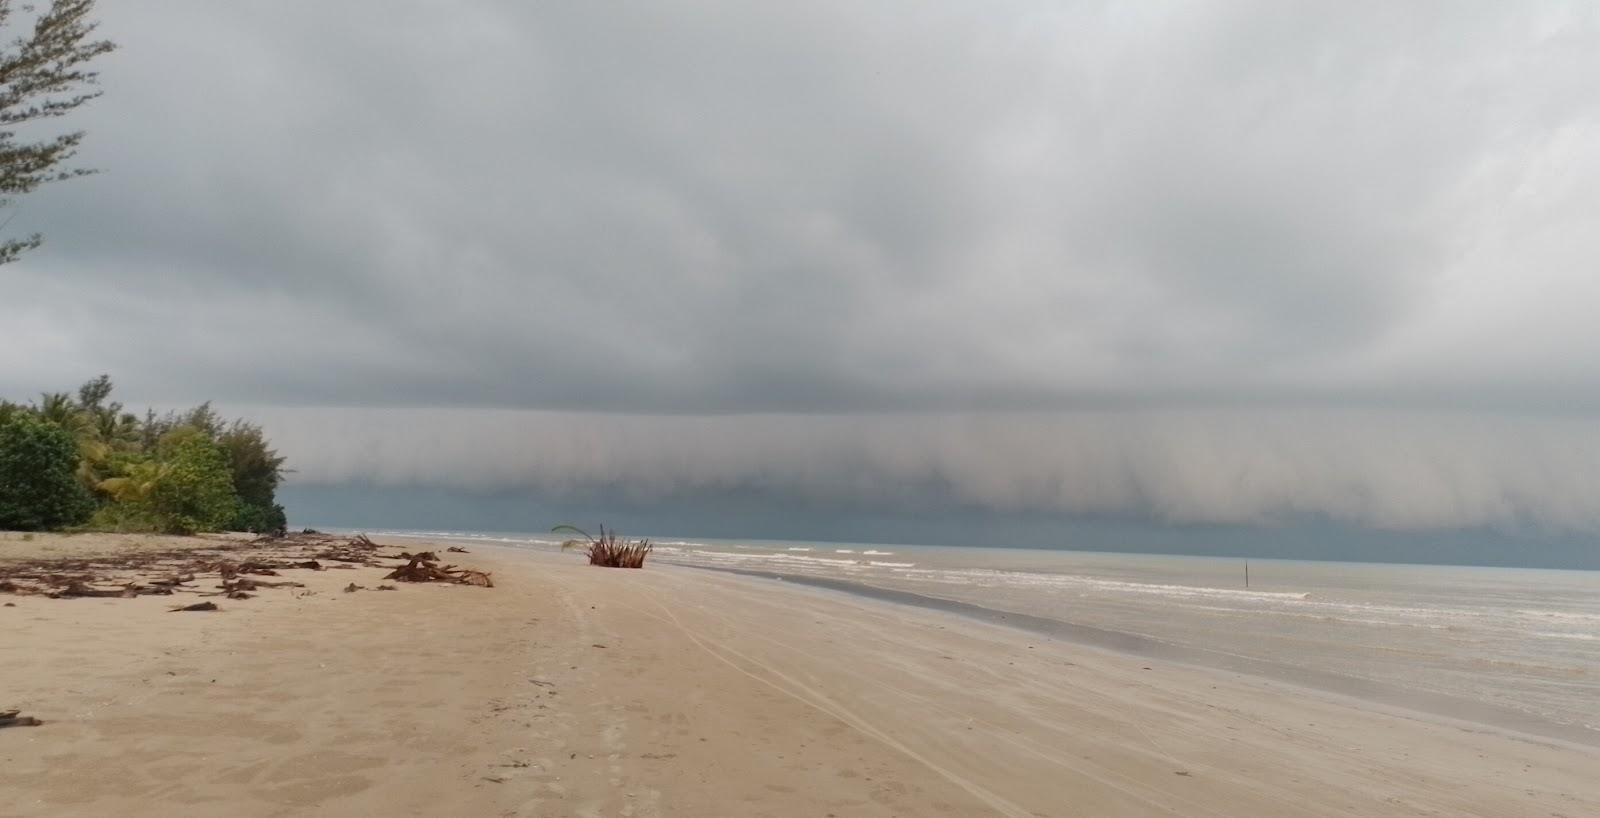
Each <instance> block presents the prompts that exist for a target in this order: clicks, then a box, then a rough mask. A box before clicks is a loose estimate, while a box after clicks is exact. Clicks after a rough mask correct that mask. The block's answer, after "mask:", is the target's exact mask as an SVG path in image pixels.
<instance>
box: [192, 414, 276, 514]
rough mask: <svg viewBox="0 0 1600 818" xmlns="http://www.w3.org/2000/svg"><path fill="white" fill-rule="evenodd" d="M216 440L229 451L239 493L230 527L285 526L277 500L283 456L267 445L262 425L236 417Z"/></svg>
mask: <svg viewBox="0 0 1600 818" xmlns="http://www.w3.org/2000/svg"><path fill="white" fill-rule="evenodd" d="M207 408H208V409H209V407H207ZM217 443H218V444H219V445H220V446H222V448H223V450H224V451H226V452H227V453H228V468H229V469H230V471H231V472H232V474H233V490H234V493H236V494H238V495H239V514H238V516H237V517H235V518H234V520H233V522H232V523H231V524H230V525H229V526H228V527H229V528H230V529H233V530H236V531H255V532H267V531H279V530H281V529H283V528H284V527H286V526H287V525H288V520H287V519H286V518H285V517H284V513H283V507H282V506H280V505H278V504H277V503H276V502H275V499H276V494H277V491H278V481H279V480H280V479H282V475H283V458H282V457H280V456H279V455H278V453H277V452H276V451H274V450H273V449H272V447H271V446H269V445H268V443H267V438H266V435H264V434H262V432H261V427H260V426H257V425H255V424H253V423H246V422H245V421H242V420H236V421H234V422H233V423H232V424H231V425H229V426H228V427H227V428H226V429H224V430H223V431H222V433H221V434H219V435H218V436H217Z"/></svg>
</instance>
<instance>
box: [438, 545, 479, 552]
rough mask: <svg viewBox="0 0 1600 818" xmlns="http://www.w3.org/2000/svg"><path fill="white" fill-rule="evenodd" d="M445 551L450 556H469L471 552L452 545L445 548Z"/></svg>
mask: <svg viewBox="0 0 1600 818" xmlns="http://www.w3.org/2000/svg"><path fill="white" fill-rule="evenodd" d="M445 550H446V551H449V552H450V553H452V554H470V553H472V552H471V551H468V550H467V549H465V548H462V547H461V546H459V545H452V546H450V547H449V548H446V549H445Z"/></svg>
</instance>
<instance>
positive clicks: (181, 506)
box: [136, 427, 239, 534]
mask: <svg viewBox="0 0 1600 818" xmlns="http://www.w3.org/2000/svg"><path fill="white" fill-rule="evenodd" d="M158 448H159V453H158V462H159V466H158V467H157V470H156V473H155V475H154V476H153V480H152V481H151V482H152V484H151V485H150V486H149V487H148V489H146V490H145V491H143V492H142V493H143V494H144V495H145V496H144V497H143V498H142V499H140V500H137V501H136V502H137V503H139V504H141V505H142V506H143V507H144V509H145V510H146V511H147V512H148V513H149V515H150V517H151V518H152V519H153V520H154V521H155V523H156V525H157V526H158V527H159V528H160V530H162V531H164V532H166V533H169V534H193V533H195V532H197V531H219V530H221V529H222V528H224V527H226V526H227V525H228V523H230V522H231V521H232V520H233V518H234V516H235V515H236V514H238V511H239V498H238V495H236V494H234V493H233V475H232V473H231V472H230V471H229V469H228V455H227V452H225V451H223V449H222V447H221V446H218V445H217V444H216V443H213V442H212V441H210V440H209V439H207V438H206V436H205V435H204V434H202V433H201V432H200V431H199V430H196V429H192V428H187V427H185V428H179V429H175V430H173V431H172V432H169V433H168V434H167V436H166V437H164V438H162V440H161V444H160V446H159V447H158Z"/></svg>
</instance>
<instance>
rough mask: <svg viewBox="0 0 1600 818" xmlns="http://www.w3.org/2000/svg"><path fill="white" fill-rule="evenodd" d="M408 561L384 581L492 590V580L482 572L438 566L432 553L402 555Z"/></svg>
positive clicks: (385, 576) (389, 574)
mask: <svg viewBox="0 0 1600 818" xmlns="http://www.w3.org/2000/svg"><path fill="white" fill-rule="evenodd" d="M401 556H402V557H405V558H408V559H409V560H410V561H409V562H407V563H406V564H405V565H402V566H400V567H399V568H396V569H394V570H393V571H391V572H389V573H388V574H386V575H384V577H383V578H384V579H393V580H399V581H400V582H450V583H455V584H457V585H476V586H478V587H481V588H493V587H494V580H492V579H490V578H489V574H488V573H487V572H484V571H473V570H470V569H466V568H457V567H455V566H454V565H442V566H441V565H439V564H438V562H436V561H435V560H437V557H435V556H434V553H433V552H432V551H424V552H422V553H421V554H402V555H401Z"/></svg>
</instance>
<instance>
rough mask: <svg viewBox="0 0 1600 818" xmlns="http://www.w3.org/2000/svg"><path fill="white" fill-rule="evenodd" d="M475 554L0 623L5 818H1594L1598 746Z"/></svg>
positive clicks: (553, 558)
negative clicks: (447, 564) (291, 589)
mask: <svg viewBox="0 0 1600 818" xmlns="http://www.w3.org/2000/svg"><path fill="white" fill-rule="evenodd" d="M377 540H378V541H379V542H380V543H385V538H384V537H382V536H381V535H380V536H379V537H377ZM447 542H449V541H448V540H445V539H442V538H441V539H436V540H431V541H419V540H414V539H410V538H395V539H390V540H387V542H386V544H397V545H396V547H404V548H413V549H414V548H417V547H418V546H422V545H426V544H427V543H438V544H439V545H440V546H441V547H440V549H439V550H441V551H442V550H443V548H442V546H443V544H445V543H447ZM480 545H482V546H483V547H477V546H470V545H469V546H468V547H469V549H470V550H471V552H472V553H471V554H470V555H466V556H463V557H461V559H462V561H463V562H466V563H468V564H470V565H472V566H474V567H478V568H483V569H485V570H492V571H493V575H494V579H495V587H494V588H476V587H468V586H461V585H416V586H411V585H406V586H404V587H401V588H399V589H398V591H397V592H393V593H371V592H365V591H363V592H359V593H343V592H341V591H340V590H339V588H340V586H342V585H343V584H344V583H345V582H347V581H354V582H355V583H357V584H362V585H367V586H369V587H370V586H371V585H372V584H373V582H374V581H376V577H378V576H379V575H380V572H381V571H383V570H385V569H384V568H378V567H363V568H358V569H352V570H347V571H326V572H315V573H307V574H306V575H305V576H303V577H302V576H300V575H296V576H295V577H294V578H295V579H297V580H299V579H304V580H305V582H306V585H307V587H306V589H305V591H307V592H309V593H296V594H289V593H281V594H279V593H268V594H264V595H262V596H259V597H257V598H254V599H250V600H247V601H241V602H237V603H234V602H228V603H223V605H224V610H223V611H221V612H216V613H208V614H189V613H173V614H169V613H166V610H167V607H166V604H165V600H160V599H152V598H148V597H140V598H136V599H70V600H52V599H44V598H40V597H22V598H16V597H5V600H6V601H14V602H15V603H17V607H15V608H0V623H4V627H6V629H7V632H8V634H11V637H10V640H9V643H8V645H7V648H8V652H9V653H11V654H13V655H15V656H16V657H18V660H17V661H11V662H7V663H0V692H3V693H4V695H5V696H7V697H11V698H10V699H6V700H0V709H4V708H6V707H10V706H21V707H22V708H23V709H24V712H25V713H28V714H30V715H35V716H38V717H40V718H42V719H43V720H44V722H45V723H44V725H42V726H39V727H26V728H7V729H4V730H0V765H4V767H5V769H6V770H7V779H8V781H7V790H8V798H7V800H6V801H5V802H3V803H0V813H3V814H6V815H16V816H19V818H37V817H40V816H59V815H72V814H120V815H126V816H145V815H149V816H155V815H162V816H170V815H205V814H215V813H217V812H218V811H221V810H224V809H225V810H226V811H228V812H229V814H233V815H239V816H244V817H245V818H254V816H263V818H265V816H277V815H283V814H288V813H293V814H296V815H328V816H334V815H349V814H414V815H462V816H466V815H485V814H489V815H506V816H513V815H515V816H549V815H630V816H674V815H686V816H687V815H708V816H717V815H741V816H745V815H749V816H774V817H775V818H776V817H778V816H784V817H786V816H793V815H818V816H824V815H827V814H828V813H833V814H835V815H836V816H840V818H843V816H875V817H881V818H889V816H902V818H903V816H908V815H963V816H968V815H970V816H997V815H998V816H1007V818H1024V817H1026V818H1038V816H1068V815H1084V814H1088V815H1128V816H1143V815H1152V816H1153V815H1167V814H1173V813H1179V814H1195V815H1201V814H1204V815H1243V814H1249V815H1259V816H1294V817H1295V818H1299V817H1300V816H1305V818H1312V817H1313V816H1329V815H1335V814H1359V815H1412V814H1416V813H1417V812H1419V811H1428V810H1432V811H1434V812H1437V813H1439V814H1475V815H1486V816H1521V815H1538V816H1548V815H1550V814H1552V813H1561V814H1565V815H1572V816H1576V815H1583V814H1600V782H1596V781H1595V780H1594V778H1593V775H1592V771H1593V769H1595V767H1596V765H1597V764H1600V753H1596V752H1595V751H1593V750H1590V749H1585V748H1581V747H1565V746H1556V745H1554V744H1551V743H1550V742H1547V741H1542V740H1532V739H1528V738H1525V737H1520V736H1512V735H1506V734H1502V733H1499V732H1488V731H1483V730H1474V729H1470V728H1469V727H1465V726H1463V725H1461V724H1452V723H1448V722H1444V721H1441V720H1437V719H1433V718H1431V717H1424V716H1418V715H1397V714H1395V713H1392V712H1386V711H1385V710H1383V709H1380V708H1376V707H1371V706H1366V705H1364V704H1362V703H1359V702H1354V701H1352V700H1346V699H1345V698H1342V697H1338V696H1335V695H1332V694H1323V693H1319V692H1317V691H1310V690H1307V689H1304V688H1301V687H1298V686H1294V685H1286V684H1281V683H1278V682H1275V681H1272V680H1267V679H1260V678H1255V677H1250V676H1244V675H1239V674H1234V673H1227V672H1222V671H1215V670H1209V669H1205V668H1197V667H1192V666H1189V665H1187V664H1184V663H1181V662H1176V661H1167V660H1164V659H1140V658H1137V657H1132V656H1127V655H1121V654H1115V653H1112V652H1110V651H1105V650H1100V649H1093V648H1086V647H1084V646H1080V645H1077V644H1074V643H1071V642H1066V641H1062V640H1058V639H1054V638H1049V639H1046V638H1043V637H1042V636H1040V635H1038V634H1031V633H1029V632H1027V631H1025V630H1022V629H1018V628H1015V627H997V626H996V625H995V624H991V623H987V622H981V621H975V620H973V619H971V618H969V617H964V616H961V615H958V614H954V613H948V612H943V611H938V610H931V609H925V608H919V607H914V606H908V605H896V604H889V603H886V602H882V601H878V600H873V599H868V598H860V597H852V596H850V595H847V594H842V593H837V592H835V591H830V590H827V589H821V588H811V587H785V586H787V585H789V584H790V583H777V582H770V581H763V580H758V579H755V578H751V577H744V576H737V575H731V574H726V573H722V572H708V571H688V570H680V568H682V567H683V566H677V565H662V564H660V563H651V564H650V565H649V566H647V567H646V568H645V569H644V570H641V571H631V570H620V569H601V568H595V567H591V566H588V565H585V564H582V562H581V561H580V560H578V559H577V558H575V557H572V556H570V555H566V556H563V555H559V554H552V553H547V552H539V551H532V550H528V549H518V548H514V547H494V546H492V545H490V544H480ZM452 556H453V555H452ZM3 557H4V551H3V550H0V558H3ZM796 584H798V583H796Z"/></svg>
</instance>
